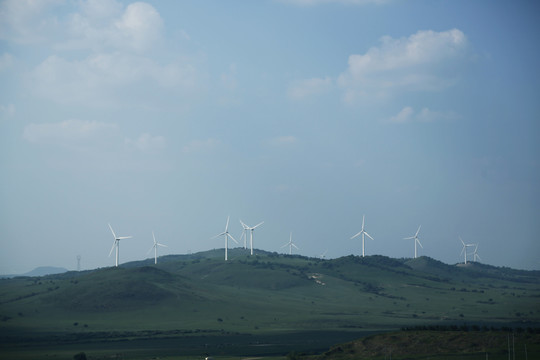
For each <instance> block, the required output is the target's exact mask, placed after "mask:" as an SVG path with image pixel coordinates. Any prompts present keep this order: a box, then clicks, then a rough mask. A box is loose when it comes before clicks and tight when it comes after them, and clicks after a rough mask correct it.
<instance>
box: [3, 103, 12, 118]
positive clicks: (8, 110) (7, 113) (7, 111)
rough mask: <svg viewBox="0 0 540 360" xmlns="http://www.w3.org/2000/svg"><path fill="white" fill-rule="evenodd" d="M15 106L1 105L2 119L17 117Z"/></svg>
mask: <svg viewBox="0 0 540 360" xmlns="http://www.w3.org/2000/svg"><path fill="white" fill-rule="evenodd" d="M15 112H16V110H15V105H13V104H8V105H2V104H0V119H2V118H4V117H9V116H13V115H15Z"/></svg>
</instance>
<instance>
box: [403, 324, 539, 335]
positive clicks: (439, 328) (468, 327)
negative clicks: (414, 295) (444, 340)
mask: <svg viewBox="0 0 540 360" xmlns="http://www.w3.org/2000/svg"><path fill="white" fill-rule="evenodd" d="M401 330H402V331H501V332H515V333H529V334H540V328H533V327H526V328H523V327H509V326H502V327H494V326H486V325H482V326H480V325H467V324H463V325H416V326H405V327H402V328H401Z"/></svg>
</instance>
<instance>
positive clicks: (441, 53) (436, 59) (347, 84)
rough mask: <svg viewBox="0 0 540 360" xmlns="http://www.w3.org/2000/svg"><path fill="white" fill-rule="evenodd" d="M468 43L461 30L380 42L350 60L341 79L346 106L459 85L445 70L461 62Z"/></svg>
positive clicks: (431, 32) (386, 38)
mask: <svg viewBox="0 0 540 360" xmlns="http://www.w3.org/2000/svg"><path fill="white" fill-rule="evenodd" d="M466 47H467V39H466V37H465V34H463V32H461V31H460V30H458V29H452V30H448V31H443V32H435V31H431V30H428V31H418V32H417V33H416V34H413V35H411V36H409V37H408V38H401V39H393V38H391V37H389V36H385V37H383V38H381V45H380V46H377V47H372V48H371V49H369V50H368V51H367V52H366V53H365V54H353V55H350V56H349V60H348V68H347V70H346V71H345V72H344V73H342V74H341V75H340V76H339V77H338V79H337V83H338V85H339V86H340V87H341V88H342V89H343V90H344V92H345V95H344V99H345V101H346V102H354V101H356V100H358V99H359V98H360V97H365V96H367V95H370V96H373V95H375V96H381V97H384V96H388V95H390V94H392V93H393V92H398V91H439V90H443V89H445V88H447V87H449V86H452V85H453V84H454V83H455V82H456V76H455V75H454V74H447V71H446V68H447V67H451V66H452V65H454V64H455V63H456V62H458V61H459V60H460V58H461V57H462V56H463V54H464V53H465V51H466Z"/></svg>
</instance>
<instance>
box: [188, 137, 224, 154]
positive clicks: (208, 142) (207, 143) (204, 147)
mask: <svg viewBox="0 0 540 360" xmlns="http://www.w3.org/2000/svg"><path fill="white" fill-rule="evenodd" d="M219 144H220V141H219V140H217V139H213V138H208V139H205V140H193V141H191V142H190V143H189V144H187V145H185V146H184V147H183V149H182V151H183V152H184V153H199V152H206V151H211V150H213V149H214V148H216V147H217V146H219Z"/></svg>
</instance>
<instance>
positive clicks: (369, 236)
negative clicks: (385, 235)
mask: <svg viewBox="0 0 540 360" xmlns="http://www.w3.org/2000/svg"><path fill="white" fill-rule="evenodd" d="M364 234H366V236H367V237H368V238H370V239H371V240H375V239H374V238H372V237H371V235H369V234H368V233H367V232H365V231H364Z"/></svg>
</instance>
